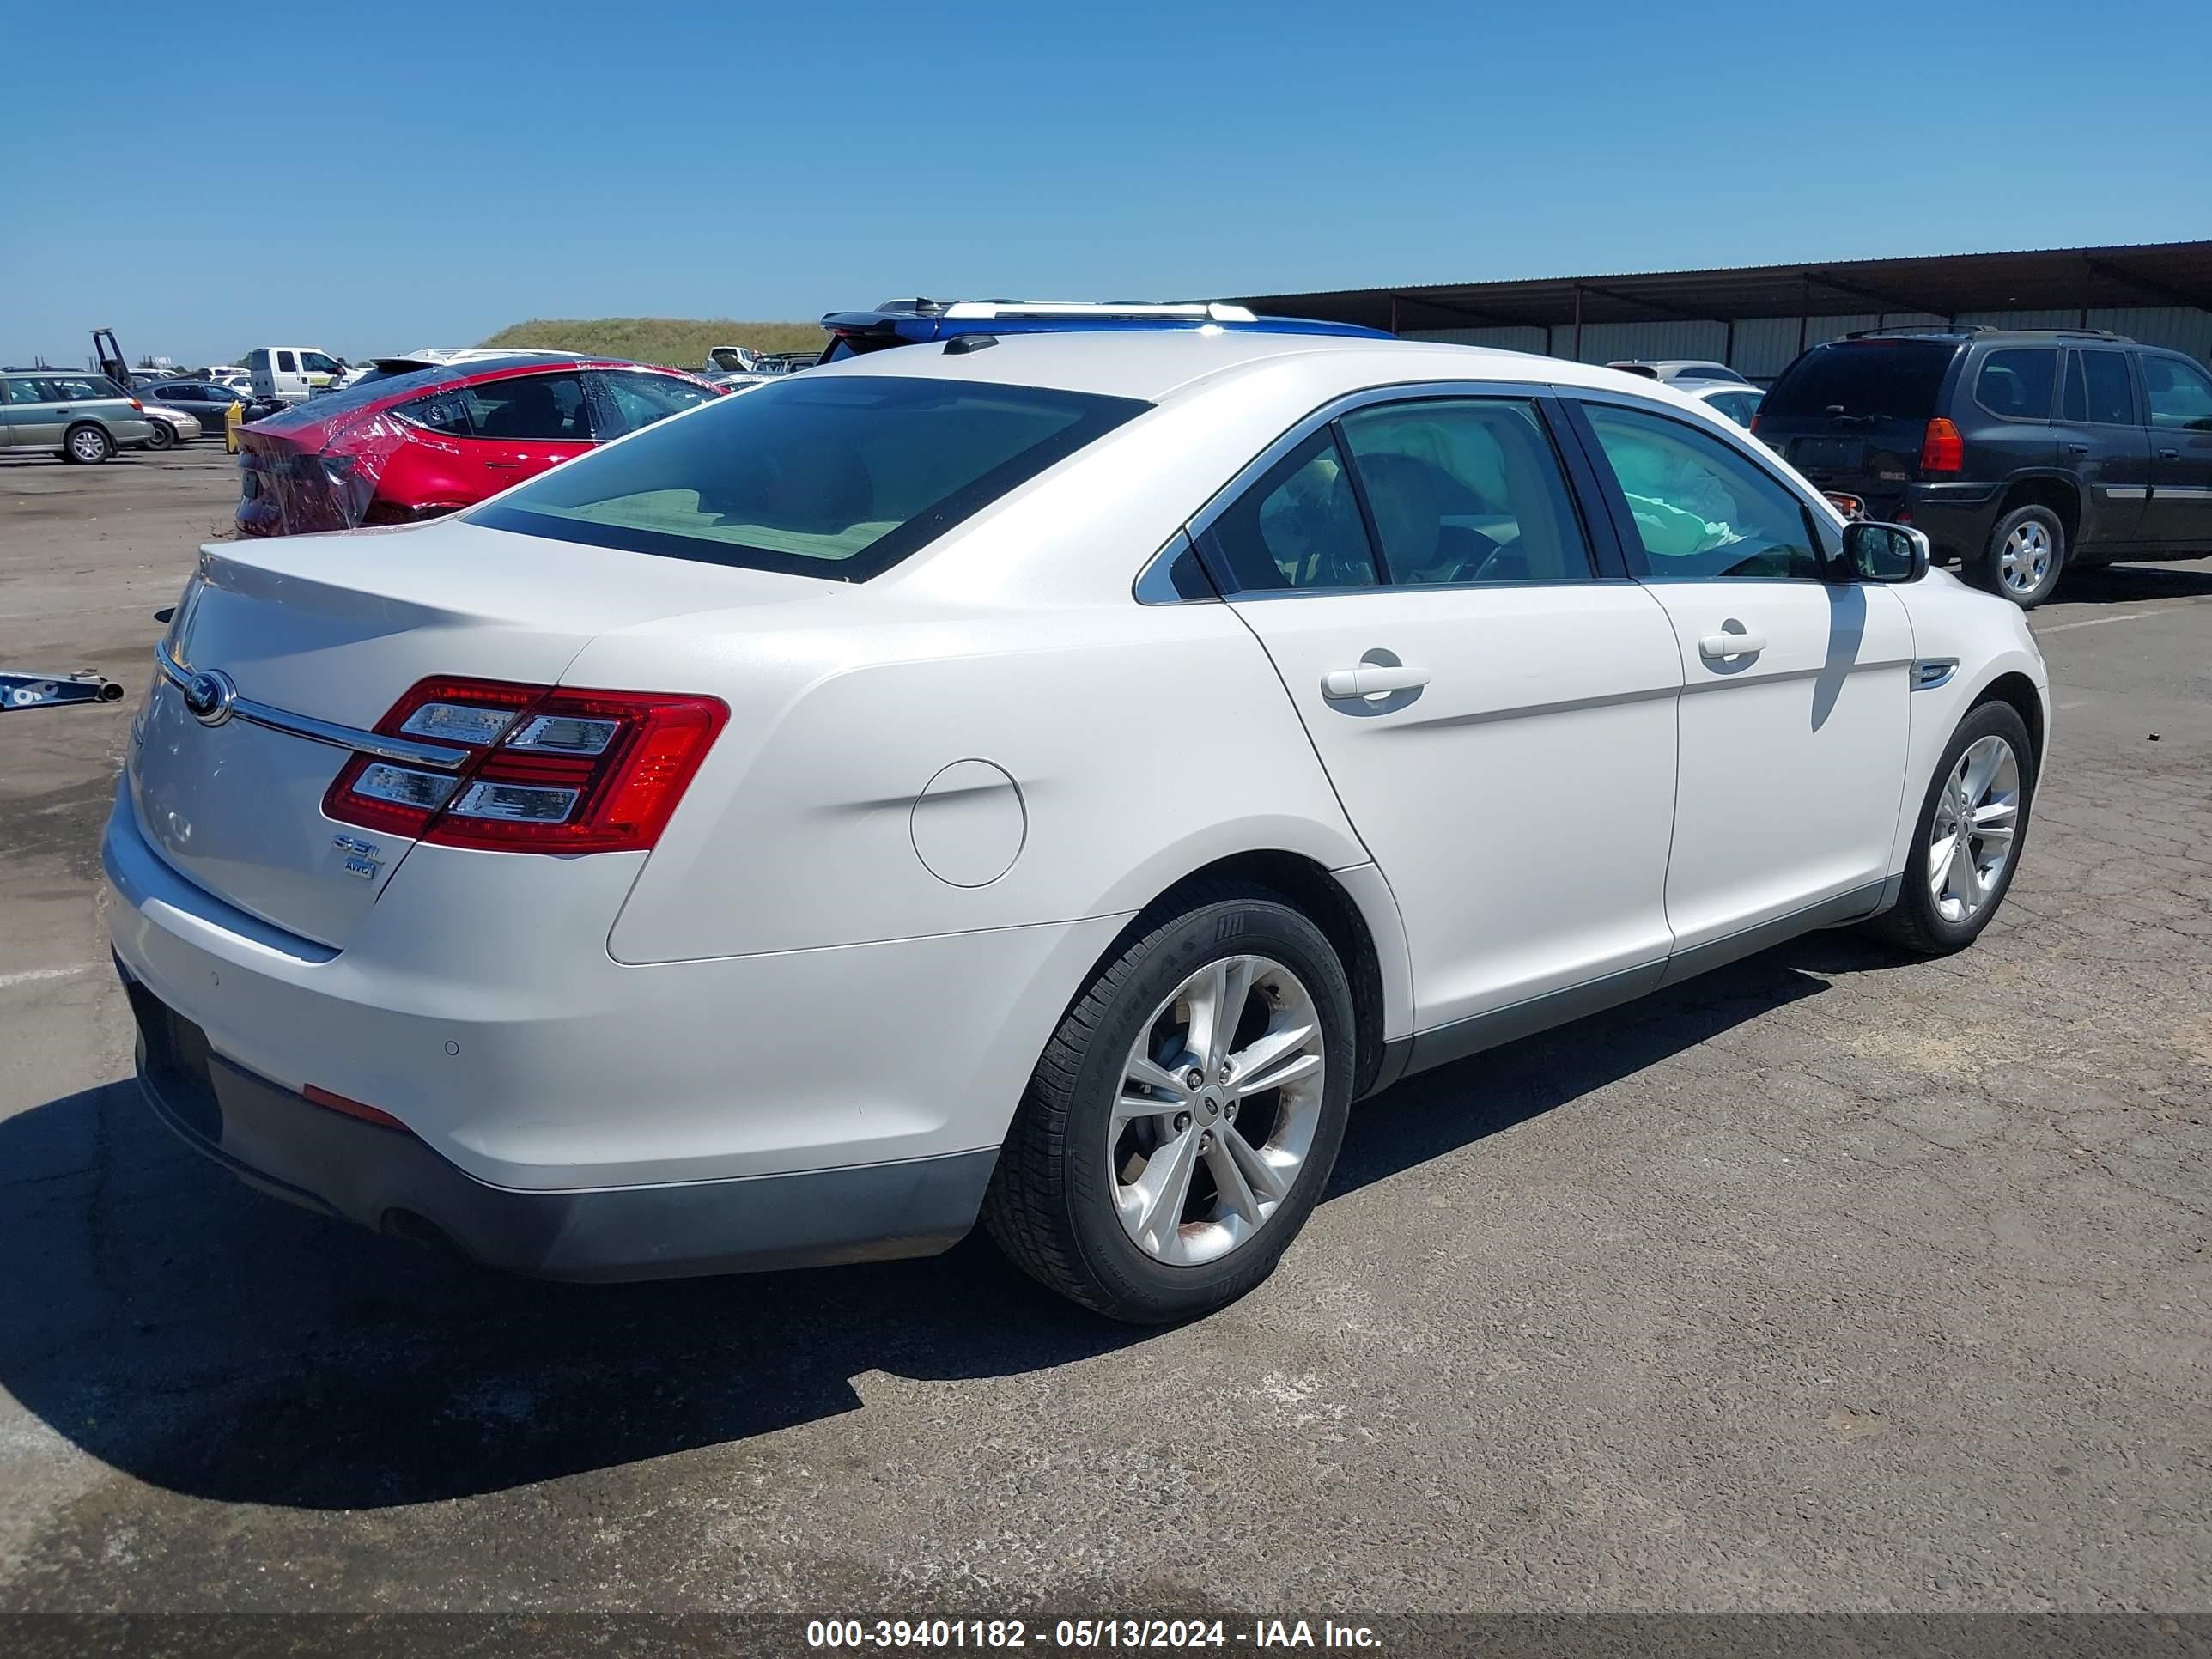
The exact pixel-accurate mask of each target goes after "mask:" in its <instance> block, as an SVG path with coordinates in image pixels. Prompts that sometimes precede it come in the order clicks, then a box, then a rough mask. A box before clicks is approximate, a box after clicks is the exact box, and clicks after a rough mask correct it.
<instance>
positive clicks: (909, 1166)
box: [118, 964, 997, 1281]
mask: <svg viewBox="0 0 2212 1659" xmlns="http://www.w3.org/2000/svg"><path fill="white" fill-rule="evenodd" d="M119 965H120V964H118V968H119ZM124 984H125V987H126V989H127V990H128V992H129V994H130V997H131V1012H132V1014H133V1016H134V1017H135V1018H136V1019H137V1024H138V1067H137V1069H138V1086H139V1088H140V1090H141V1091H143V1093H144V1095H145V1097H146V1103H147V1104H148V1105H149V1106H150V1107H151V1108H152V1109H153V1110H154V1114H155V1116H156V1117H158V1118H160V1119H161V1121H162V1122H163V1123H165V1124H167V1126H168V1127H170V1128H171V1129H172V1130H173V1131H174V1132H175V1133H177V1135H178V1136H179V1138H181V1139H183V1140H184V1141H185V1144H186V1145H187V1146H191V1147H192V1148H193V1149H194V1150H195V1151H197V1152H201V1153H203V1154H204V1155H205V1156H206V1157H208V1158H212V1159H213V1160H214V1161H215V1162H216V1163H217V1164H222V1166H223V1167H224V1168H225V1169H227V1170H229V1171H230V1172H231V1173H232V1174H233V1175H234V1176H237V1177H238V1178H239V1179H240V1180H241V1181H243V1182H246V1184H247V1185H248V1186H250V1187H252V1188H257V1189H258V1190H259V1191H261V1192H264V1193H267V1194H270V1195H272V1196H274V1197H277V1198H281V1199H283V1200H286V1201H287V1202H289V1203H293V1204H297V1205H300V1206H302V1207H304V1208H307V1209H311V1210H314V1211H316V1212H319V1213H321V1214H325V1215H330V1216H336V1217H338V1218H343V1219H345V1220H349V1221H353V1222H356V1223H358V1224H359V1225H362V1226H364V1227H367V1228H368V1229H370V1230H371V1231H376V1232H381V1233H388V1234H394V1235H397V1236H399V1237H408V1238H413V1239H416V1240H418V1241H422V1242H428V1243H443V1244H447V1245H449V1246H451V1247H452V1248H453V1249H455V1250H457V1251H458V1252H459V1254H460V1255H464V1256H465V1257H467V1258H468V1259H470V1260H471V1261H476V1262H478V1263H481V1264H482V1265H483V1266H485V1267H496V1268H501V1269H504V1270H506V1271H508V1272H512V1273H527V1274H530V1275H532V1276H533V1277H537V1278H541V1279H580V1280H593V1281H599V1280H617V1279H669V1278H678V1277H682V1276H685V1275H690V1274H698V1273H750V1272H757V1271H761V1270H763V1269H767V1268H778V1267H816V1266H822V1265H825V1264H829V1263H839V1262H854V1261H888V1260H892V1259H895V1258H897V1257H902V1256H913V1255H934V1254H936V1253H937V1252H938V1251H940V1250H944V1249H950V1248H951V1246H952V1245H953V1244H955V1243H958V1242H959V1240H960V1239H961V1238H962V1237H963V1236H964V1235H965V1234H966V1233H967V1232H968V1231H969V1228H970V1227H972V1226H973V1225H975V1215H976V1212H977V1210H978V1209H979V1208H980V1207H981V1204H982V1201H983V1189H984V1188H985V1187H986V1186H987V1185H988V1184H989V1182H990V1179H991V1171H992V1169H993V1167H994V1164H996V1162H997V1154H996V1153H995V1152H964V1153H955V1154H952V1155H951V1156H948V1157H941V1158H913V1159H908V1160H906V1161H903V1162H901V1163H896V1164H869V1165H863V1166H860V1167H857V1168H850V1169H842V1170H813V1171H809V1172H805V1173H802V1174H795V1175H778V1176H746V1177H743V1178H740V1179H737V1180H729V1181H695V1182H674V1183H669V1184H665V1185H658V1186H647V1187H618V1188H601V1189H598V1190H593V1191H571V1192H524V1191H520V1190H517V1189H515V1188H507V1187H496V1186H493V1185H491V1184H490V1183H489V1182H483V1181H478V1180H477V1179H476V1178H475V1177H474V1176H470V1175H468V1174H466V1173H465V1172H464V1171H462V1170H459V1169H458V1168H457V1167H455V1166H454V1165H453V1164H450V1163H448V1162H447V1160H446V1159H444V1158H441V1157H439V1156H438V1154H437V1153H436V1152H433V1151H432V1150H431V1149H430V1148H429V1147H428V1146H425V1145H424V1144H423V1143H422V1141H421V1140H419V1139H416V1137H415V1136H414V1135H412V1134H410V1133H407V1132H406V1131H404V1130H402V1129H394V1128H386V1127H380V1126H379V1125H376V1124H374V1123H369V1122H365V1121H361V1120H359V1119H356V1118H352V1117H348V1116H346V1115H343V1114H341V1113H339V1112H337V1111H333V1110H330V1109H326V1108H324V1107H321V1106H318V1105H315V1104H313V1103H310V1102H309V1101H307V1099H306V1098H305V1097H302V1096H301V1095H297V1094H295V1093H293V1092H292V1091H289V1090H288V1089H285V1088H283V1087H282V1086H280V1085H277V1084H275V1083H272V1082H270V1080H269V1079H266V1078H264V1077H259V1076H257V1075H256V1074H255V1073H252V1072H249V1071H247V1070H246V1069H245V1068H244V1067H243V1066H236V1065H234V1064H232V1063H231V1062H230V1061H229V1060H225V1059H223V1058H222V1055H220V1054H215V1053H214V1052H213V1051H212V1050H210V1048H208V1045H207V1041H206V1038H205V1037H204V1036H203V1035H202V1034H201V1033H200V1031H199V1030H198V1028H197V1026H195V1025H193V1024H191V1022H190V1021H188V1020H185V1018H183V1017H182V1016H180V1015H179V1014H177V1013H176V1012H174V1011H173V1010H171V1009H170V1008H168V1007H167V1006H166V1005H164V1004H163V1003H162V1002H161V1000H160V999H158V998H157V997H155V995H154V994H153V993H152V992H151V991H149V990H148V989H147V988H146V987H144V986H143V985H140V984H137V983H136V982H134V981H132V980H131V977H130V975H129V974H128V973H127V972H125V974H124Z"/></svg>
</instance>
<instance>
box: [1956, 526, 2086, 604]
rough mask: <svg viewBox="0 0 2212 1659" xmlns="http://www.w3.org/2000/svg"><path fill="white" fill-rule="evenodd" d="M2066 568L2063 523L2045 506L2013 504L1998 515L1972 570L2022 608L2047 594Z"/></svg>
mask: <svg viewBox="0 0 2212 1659" xmlns="http://www.w3.org/2000/svg"><path fill="white" fill-rule="evenodd" d="M2064 568H2066V526H2065V525H2063V523H2061V522H2060V520H2059V517H2058V515H2057V513H2054V512H2052V511H2051V509H2050V508H2049V507H2033V506H2031V507H2015V508H2014V509H2013V510H2012V511H2011V512H2009V513H2006V514H2005V515H2004V517H2002V519H1999V520H1997V522H1996V528H1994V529H1993V530H1991V531H1990V540H1989V545H1988V546H1987V547H1985V548H1984V550H1982V557H1981V561H1980V568H1979V569H1978V570H1977V571H1976V572H1975V573H1974V574H1976V575H1978V577H1979V578H1980V579H1981V581H1982V585H1983V586H1985V587H1988V588H1990V590H1991V591H1992V592H1998V593H2002V594H2003V595H2004V597H2005V598H2007V599H2010V600H2011V601H2012V602H2013V603H2014V604H2015V605H2018V606H2019V607H2020V608H2021V610H2023V611H2032V610H2033V609H2034V608H2035V607H2036V606H2037V605H2041V604H2042V603H2043V602H2044V600H2045V599H2049V598H2050V597H2051V589H2053V588H2054V587H2056V586H2058V576H2059V573H2060V572H2061V571H2063V569H2064Z"/></svg>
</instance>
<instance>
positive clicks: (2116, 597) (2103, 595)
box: [2052, 564, 2212, 605]
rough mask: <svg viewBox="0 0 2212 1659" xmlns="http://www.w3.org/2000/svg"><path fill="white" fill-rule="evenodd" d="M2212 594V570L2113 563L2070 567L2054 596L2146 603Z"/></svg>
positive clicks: (2079, 601) (2080, 601)
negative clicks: (2086, 567) (2089, 567)
mask: <svg viewBox="0 0 2212 1659" xmlns="http://www.w3.org/2000/svg"><path fill="white" fill-rule="evenodd" d="M2208 594H2212V571H2206V570H2196V569H2189V570H2182V569H2177V568H2174V567H2173V566H2172V565H2165V564H2112V565H2105V566H2102V567H2100V568H2095V569H2089V570H2069V571H2068V572H2067V573H2066V574H2065V580H2063V581H2062V582H2060V583H2059V585H2058V591H2057V592H2056V593H2055V594H2054V595H2053V596H2052V598H2053V600H2054V602H2055V603H2057V604H2060V605H2142V604H2144V603H2146V602H2148V601H2149V600H2152V599H2197V598H2201V597H2203V596H2205V595H2208Z"/></svg>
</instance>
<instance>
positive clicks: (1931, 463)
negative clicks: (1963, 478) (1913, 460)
mask: <svg viewBox="0 0 2212 1659" xmlns="http://www.w3.org/2000/svg"><path fill="white" fill-rule="evenodd" d="M1920 470H1921V471H1923V472H1960V471H1965V470H1966V440H1965V439H1964V438H1961V437H1960V435H1959V428H1957V427H1955V426H1954V425H1953V424H1952V423H1951V422H1949V421H1948V419H1946V418H1945V417H1944V416H1941V415H1938V416H1936V418H1935V419H1934V420H1932V421H1930V422H1928V431H1927V435H1925V436H1924V437H1923V438H1922V439H1921V441H1920Z"/></svg>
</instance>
